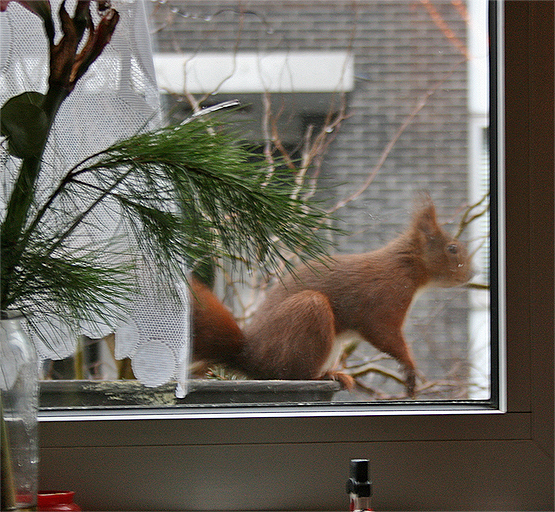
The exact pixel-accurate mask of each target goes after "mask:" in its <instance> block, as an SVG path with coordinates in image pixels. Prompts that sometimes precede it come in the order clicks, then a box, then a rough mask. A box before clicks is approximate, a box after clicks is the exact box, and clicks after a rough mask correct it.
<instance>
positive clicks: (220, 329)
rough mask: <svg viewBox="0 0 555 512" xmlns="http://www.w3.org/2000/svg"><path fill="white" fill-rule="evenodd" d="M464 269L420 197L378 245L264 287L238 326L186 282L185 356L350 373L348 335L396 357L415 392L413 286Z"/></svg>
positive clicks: (278, 375) (462, 250)
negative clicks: (410, 334)
mask: <svg viewBox="0 0 555 512" xmlns="http://www.w3.org/2000/svg"><path fill="white" fill-rule="evenodd" d="M471 274H472V270H471V265H470V258H469V255H468V252H467V250H466V247H465V245H464V244H463V243H462V242H460V241H459V240H457V239H455V238H453V237H452V236H451V235H450V234H448V233H447V232H446V231H445V230H444V229H443V228H442V227H441V226H440V225H439V224H438V221H437V217H436V209H435V206H434V204H433V203H432V201H431V199H429V198H427V199H426V200H425V202H424V204H423V205H422V207H421V208H419V209H418V210H417V211H416V212H415V213H414V215H413V217H412V222H411V223H410V225H409V226H408V228H407V229H406V230H405V231H404V232H403V233H402V234H400V235H399V236H398V237H397V238H395V239H394V240H392V241H391V242H389V243H388V244H387V245H385V246H384V247H382V248H380V249H377V250H374V251H371V252H367V253H362V254H349V255H339V256H335V257H333V258H332V259H331V260H330V261H318V262H313V263H311V264H308V265H304V266H302V267H300V268H298V269H297V270H296V271H295V272H293V273H292V274H290V275H288V276H286V277H285V278H284V279H283V280H282V281H279V282H278V283H276V284H275V285H274V286H273V287H272V288H271V289H270V290H269V292H268V294H267V297H266V299H265V300H264V301H263V302H262V304H261V305H260V306H259V308H258V309H257V310H256V312H255V313H254V316H253V318H252V321H251V322H250V323H249V324H248V325H247V326H246V328H245V329H244V330H241V329H240V328H239V326H238V325H237V323H236V322H235V320H234V318H233V316H232V315H231V313H230V312H229V311H228V310H227V309H226V308H225V307H224V306H223V305H222V304H221V302H220V301H219V300H218V299H217V298H216V297H215V296H214V294H213V293H212V292H211V291H210V290H209V289H208V288H207V287H206V286H204V285H202V284H201V283H200V282H198V281H194V283H193V288H192V297H193V308H192V309H193V316H192V321H193V360H194V361H205V362H212V363H223V364H224V366H227V367H229V368H231V369H234V370H239V371H241V372H242V373H244V374H245V375H246V376H247V377H250V378H256V379H287V380H313V379H326V378H332V379H335V380H338V381H340V382H341V383H342V384H343V386H344V387H346V388H347V389H352V388H353V387H354V379H353V378H352V377H351V376H349V375H347V374H345V373H342V372H340V371H337V370H336V369H335V365H336V364H337V363H338V361H339V357H340V355H341V354H340V351H341V338H342V335H349V334H350V333H352V332H355V333H356V334H358V336H359V337H361V338H362V339H364V340H365V341H367V342H368V343H370V344H371V345H373V346H374V347H376V348H377V349H378V350H380V351H382V352H385V353H387V354H389V355H391V356H392V357H393V358H395V359H396V360H397V361H398V362H399V363H400V364H401V365H402V367H403V369H404V372H405V386H406V390H407V394H408V395H409V396H410V397H413V396H414V394H415V386H416V364H415V362H414V358H413V355H412V353H411V350H410V348H409V346H408V345H407V343H406V341H405V338H404V335H403V324H404V321H405V317H406V315H407V312H408V311H409V308H410V306H411V304H412V302H413V300H414V298H415V295H416V294H417V292H419V291H422V290H423V289H425V288H426V287H430V286H436V287H452V286H457V285H462V284H464V283H466V282H467V281H468V280H469V279H470V277H471Z"/></svg>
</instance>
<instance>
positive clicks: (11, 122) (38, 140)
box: [0, 91, 48, 158]
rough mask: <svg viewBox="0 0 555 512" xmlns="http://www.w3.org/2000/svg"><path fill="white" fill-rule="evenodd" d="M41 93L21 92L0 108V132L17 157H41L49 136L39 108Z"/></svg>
mask: <svg viewBox="0 0 555 512" xmlns="http://www.w3.org/2000/svg"><path fill="white" fill-rule="evenodd" d="M43 100H44V94H41V93H40V92H34V91H31V92H24V93H22V94H20V95H18V96H14V97H13V98H10V99H9V100H8V101H6V103H5V104H4V106H3V107H2V108H1V109H0V129H1V133H2V135H3V136H5V137H8V148H9V151H10V153H11V154H12V155H14V156H16V157H18V158H29V157H34V156H35V157H36V156H40V153H41V151H42V147H43V145H44V139H45V137H46V135H47V133H48V117H47V115H46V113H45V112H44V110H43V109H42V103H43Z"/></svg>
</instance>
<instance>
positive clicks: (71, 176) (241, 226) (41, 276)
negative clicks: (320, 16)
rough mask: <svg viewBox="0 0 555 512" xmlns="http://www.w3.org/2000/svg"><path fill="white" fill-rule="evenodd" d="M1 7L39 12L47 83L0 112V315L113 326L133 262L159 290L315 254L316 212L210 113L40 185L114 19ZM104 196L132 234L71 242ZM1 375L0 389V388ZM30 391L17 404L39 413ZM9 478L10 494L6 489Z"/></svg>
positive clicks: (136, 139)
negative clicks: (55, 130) (57, 130)
mask: <svg viewBox="0 0 555 512" xmlns="http://www.w3.org/2000/svg"><path fill="white" fill-rule="evenodd" d="M9 3H10V1H9V0H2V1H1V2H0V10H1V11H5V10H7V9H8V8H9V9H21V8H22V7H23V8H25V9H27V10H28V11H30V12H31V13H32V14H34V15H36V16H38V17H39V18H40V20H41V21H42V25H43V29H44V34H45V36H46V39H47V42H48V51H49V71H48V78H47V86H46V89H45V90H44V91H34V90H33V91H24V92H23V93H21V94H17V95H16V96H14V97H12V98H10V99H8V100H7V101H6V102H5V103H4V105H3V106H2V108H1V112H0V117H1V135H2V137H3V142H2V152H3V162H5V168H4V169H3V171H4V176H5V179H4V182H5V184H6V185H7V186H6V188H5V190H6V192H7V193H6V197H4V205H5V210H4V212H3V216H2V219H1V227H0V251H1V253H0V266H1V290H0V291H1V295H0V309H1V311H2V312H3V315H4V316H3V318H6V319H7V318H8V316H13V315H14V313H13V312H14V311H17V312H18V314H20V315H21V316H22V317H23V318H25V320H26V322H28V323H29V325H30V328H31V329H33V328H34V327H36V325H37V319H40V320H41V321H44V319H46V320H47V321H48V320H52V322H54V323H56V322H62V323H64V324H66V325H68V326H69V328H70V331H73V332H78V331H79V326H80V324H81V322H84V321H90V320H99V321H102V322H104V323H106V324H107V325H110V326H112V325H115V324H116V323H117V322H118V320H119V319H120V318H121V317H122V316H125V315H126V312H127V308H128V305H129V304H128V297H129V296H130V294H132V293H133V292H134V291H135V290H136V289H137V287H138V286H139V284H140V283H139V279H138V277H137V268H138V267H141V265H143V264H144V262H145V261H148V264H149V265H154V266H155V267H156V275H157V276H158V277H159V281H158V282H157V283H155V285H156V286H160V287H161V288H163V287H165V286H167V285H168V286H169V284H170V283H172V282H174V281H175V280H181V281H183V282H186V281H187V277H188V272H189V271H190V269H191V268H194V267H195V266H197V265H199V264H203V263H206V262H210V264H212V263H213V262H217V261H218V260H219V259H220V258H228V259H230V258H231V259H239V260H241V261H242V262H246V263H247V264H251V265H256V266H257V267H258V266H262V267H264V268H266V269H268V270H271V269H272V268H274V267H276V266H277V265H279V264H285V265H287V264H288V262H289V260H290V257H291V255H292V254H297V255H300V256H301V257H315V256H316V257H318V256H321V255H323V254H324V253H325V249H326V246H327V242H326V237H325V235H324V233H325V230H321V229H320V228H322V227H323V226H324V225H325V220H326V215H325V214H324V213H323V212H322V211H320V210H319V209H317V208H316V207H314V206H313V205H310V204H307V203H306V202H304V201H303V200H302V199H301V198H302V195H301V194H299V184H298V183H296V182H295V181H294V180H293V179H291V178H290V176H289V175H288V173H287V171H286V170H282V169H281V168H280V167H279V165H274V166H272V168H271V169H270V168H268V164H267V163H266V162H265V161H264V160H263V159H261V158H260V157H258V156H257V152H256V150H255V148H251V147H249V146H248V145H246V144H245V143H244V142H243V141H242V140H241V134H240V133H236V132H235V133H234V132H233V131H230V130H229V127H228V126H227V125H226V123H225V120H224V119H223V118H221V117H217V116H198V117H194V118H191V119H189V120H188V122H185V123H182V124H180V125H177V126H161V127H158V128H154V129H149V130H139V131H138V132H137V133H136V134H134V135H132V136H131V137H128V138H126V139H125V140H118V141H116V142H114V143H113V144H111V145H109V146H108V147H98V148H95V152H94V154H91V155H89V156H88V157H86V158H84V159H82V160H81V161H80V162H78V163H77V164H76V165H71V166H69V167H68V168H67V169H63V170H62V171H61V172H60V173H59V176H58V177H57V178H56V180H55V181H54V182H53V181H52V180H50V181H48V182H47V183H48V186H47V188H46V190H44V189H43V190H41V191H40V194H39V193H38V189H39V188H40V187H41V186H42V187H43V188H44V183H45V182H44V180H41V177H42V175H43V173H44V172H45V171H44V170H45V168H47V167H48V165H49V163H48V162H46V161H45V155H46V154H47V153H46V152H45V149H46V148H47V147H48V145H49V144H50V143H51V135H52V127H53V126H54V123H55V120H56V118H57V116H58V113H59V112H60V110H61V109H62V108H63V105H64V102H65V101H66V99H67V98H68V97H69V96H70V95H71V94H72V93H73V91H74V89H75V86H76V85H77V83H78V82H79V80H80V79H81V78H82V77H83V76H84V75H85V74H86V73H87V71H88V70H89V68H90V67H91V66H92V65H93V64H94V63H95V61H97V59H98V58H99V57H100V55H101V54H102V53H103V51H104V49H105V48H106V46H107V45H108V44H109V43H110V40H111V38H112V35H113V34H114V31H116V30H117V27H118V22H119V17H120V16H119V13H118V11H117V9H116V8H114V7H113V6H112V5H111V4H110V3H109V2H106V1H104V0H99V1H98V2H91V1H90V0H79V1H78V2H76V3H75V8H74V11H73V13H69V12H68V11H67V10H66V6H65V2H61V4H60V6H59V10H58V12H57V14H56V16H57V17H58V19H56V18H55V15H54V14H53V8H52V6H51V4H50V2H49V1H48V0H36V1H28V2H27V1H14V2H13V4H12V5H10V6H8V4H9ZM17 4H19V5H17ZM94 4H96V7H97V10H96V14H95V16H93V15H92V14H91V10H92V5H94ZM57 27H59V28H57ZM68 204H73V205H76V204H79V205H80V208H78V209H76V208H68V207H67V205H68ZM106 204H109V205H110V208H114V209H116V210H117V215H118V216H121V218H123V219H124V221H125V223H126V226H127V227H128V228H129V229H127V230H125V232H124V234H123V235H122V234H121V233H120V234H119V235H118V237H117V238H116V237H109V238H108V239H107V240H104V242H103V243H102V244H100V245H96V246H93V247H91V246H90V244H89V243H88V242H87V243H85V242H83V243H82V245H80V244H79V242H80V240H81V239H80V238H79V237H78V236H76V234H77V233H79V229H80V228H81V227H82V226H83V225H86V223H87V222H88V221H89V219H90V218H91V217H92V215H93V214H94V212H95V211H97V210H98V209H99V208H102V207H104V206H105V205H106ZM115 247H117V248H118V249H117V250H115V249H114V248H115ZM122 247H124V248H125V249H124V250H123V249H121V248H122ZM114 254H118V255H121V254H124V255H125V257H123V258H119V257H113V256H114ZM100 256H106V257H100ZM10 312H12V313H10ZM6 321H8V320H6ZM9 321H11V322H13V318H11V319H10V320H9ZM12 326H13V323H12ZM12 330H13V328H12ZM16 330H17V329H16ZM2 332H8V331H6V330H3V331H0V334H1V333H2ZM19 335H20V334H18V336H19ZM39 335H40V332H39ZM4 342H5V340H4V341H2V343H4ZM50 342H52V341H50ZM6 350H8V349H6ZM16 359H17V357H15V356H14V357H12V359H9V358H3V359H2V361H3V363H2V364H3V365H4V364H6V365H7V364H10V365H11V368H8V369H6V368H3V369H2V372H3V373H5V374H7V373H6V372H8V373H9V370H13V365H14V364H15V363H14V361H16ZM4 361H5V362H6V363H4ZM9 361H11V363H10V362H9ZM17 378H19V376H18V377H17ZM34 378H35V379H36V377H34ZM0 380H1V379H0ZM23 380H29V379H25V378H24V379H23ZM4 381H5V382H4V386H3V388H7V389H6V390H4V389H3V396H4V392H7V391H8V389H9V388H10V386H9V385H8V384H9V382H8V379H7V378H4ZM34 389H35V391H33V390H32V389H31V391H30V392H29V393H30V394H29V397H28V400H30V402H28V404H27V406H25V407H26V408H27V410H29V408H30V409H31V410H34V411H35V415H36V387H35V388H34ZM33 393H34V394H33ZM33 401H34V402H33ZM33 403H34V405H33ZM20 404H21V402H20ZM29 404H30V405H29ZM14 414H16V415H17V414H18V413H17V410H16V408H14V407H12V404H7V403H4V404H2V426H3V429H2V436H3V438H2V464H3V465H2V510H4V509H5V508H13V507H15V506H19V507H21V506H23V505H25V503H23V504H22V503H17V501H18V499H19V498H18V494H21V490H20V489H18V482H14V481H13V477H14V475H13V472H12V471H11V469H12V468H11V466H10V461H9V457H8V455H9V454H10V442H12V446H11V448H13V442H14V440H13V439H9V437H10V435H11V434H10V430H9V427H10V425H13V423H14V421H13V417H10V415H12V416H13V415H14ZM35 422H36V416H35ZM5 427H6V428H5ZM28 442H31V441H28ZM35 448H36V447H35ZM12 454H13V451H12ZM35 455H36V450H35ZM14 487H15V492H12V493H11V494H10V493H8V492H7V491H8V490H9V489H12V490H13V489H14ZM25 492H26V493H27V495H28V496H27V498H26V499H23V502H27V505H31V506H32V505H33V500H34V499H36V498H33V497H32V494H33V490H32V489H27V491H25ZM34 492H35V493H36V488H35V489H34ZM29 500H31V503H29Z"/></svg>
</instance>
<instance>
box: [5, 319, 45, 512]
mask: <svg viewBox="0 0 555 512" xmlns="http://www.w3.org/2000/svg"><path fill="white" fill-rule="evenodd" d="M21 319H22V317H21V316H20V315H18V314H17V313H13V312H8V313H6V312H2V314H1V319H0V392H1V395H0V413H1V415H0V424H1V432H2V440H1V449H2V458H1V461H2V472H1V477H2V482H1V487H0V495H1V504H0V505H1V510H2V511H4V510H18V511H20V510H36V507H37V486H38V461H39V458H38V423H37V413H38V396H39V387H38V381H39V380H38V379H39V371H38V370H39V367H38V361H37V355H36V351H35V348H34V346H33V344H32V343H31V342H30V340H29V338H28V337H27V335H26V334H25V332H24V330H23V329H22V326H21Z"/></svg>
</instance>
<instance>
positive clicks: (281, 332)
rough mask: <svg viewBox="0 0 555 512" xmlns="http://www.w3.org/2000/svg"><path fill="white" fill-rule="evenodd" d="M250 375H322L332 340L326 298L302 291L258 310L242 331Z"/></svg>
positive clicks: (304, 377) (331, 318)
mask: <svg viewBox="0 0 555 512" xmlns="http://www.w3.org/2000/svg"><path fill="white" fill-rule="evenodd" d="M245 338H246V341H247V350H246V351H245V352H246V356H247V357H246V359H247V361H248V363H249V364H250V365H251V372H249V373H251V374H254V375H256V376H257V377H258V378H265V379H286V380H316V379H320V378H322V374H323V372H324V371H325V368H324V366H325V363H326V361H327V359H328V357H329V355H330V353H331V351H332V348H333V344H334V339H335V320H334V316H333V311H332V309H331V305H330V303H329V300H328V298H327V297H326V296H325V295H324V294H322V293H320V292H317V291H313V290H303V291H301V292H298V293H295V294H293V295H290V296H288V297H286V298H285V299H284V300H283V301H282V302H280V303H279V304H277V305H274V306H273V307H272V308H271V309H267V310H263V311H261V312H259V313H258V314H257V315H256V316H255V318H254V319H253V322H251V324H250V325H249V326H248V328H247V330H246V332H245Z"/></svg>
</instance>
